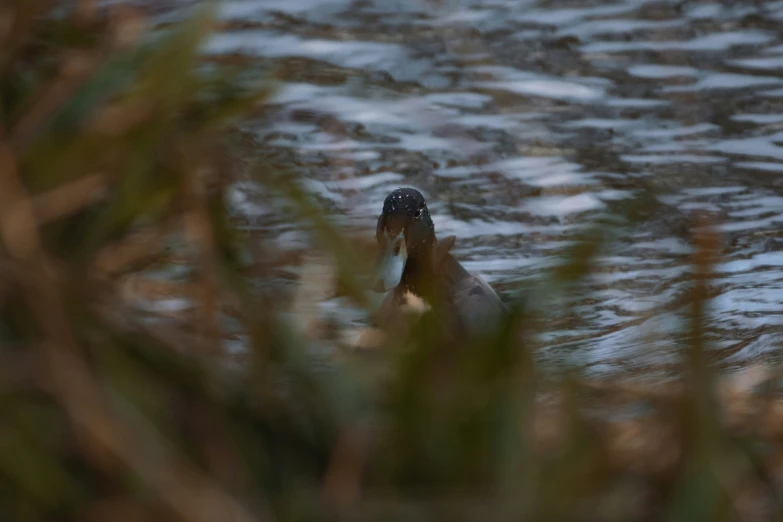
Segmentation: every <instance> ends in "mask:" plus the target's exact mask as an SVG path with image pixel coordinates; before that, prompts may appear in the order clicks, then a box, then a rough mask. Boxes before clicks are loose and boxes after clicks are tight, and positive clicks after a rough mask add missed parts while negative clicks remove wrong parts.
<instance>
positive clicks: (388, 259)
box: [373, 234, 408, 292]
mask: <svg viewBox="0 0 783 522" xmlns="http://www.w3.org/2000/svg"><path fill="white" fill-rule="evenodd" d="M383 243H384V245H383V247H382V248H383V250H382V251H381V257H380V259H379V262H378V273H377V274H376V277H375V286H374V287H373V290H375V291H376V292H388V291H389V290H391V289H392V288H394V287H395V286H397V285H398V284H400V280H402V272H403V271H404V270H405V263H406V262H407V261H408V251H407V250H406V248H405V238H404V237H403V235H402V234H398V235H397V237H395V238H392V239H389V238H388V237H384V242H383Z"/></svg>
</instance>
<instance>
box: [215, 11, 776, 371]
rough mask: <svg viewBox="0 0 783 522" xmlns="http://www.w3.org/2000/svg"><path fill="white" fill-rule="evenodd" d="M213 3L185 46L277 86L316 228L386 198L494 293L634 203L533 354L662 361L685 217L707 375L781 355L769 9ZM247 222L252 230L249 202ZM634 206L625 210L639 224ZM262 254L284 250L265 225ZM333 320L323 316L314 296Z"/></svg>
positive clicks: (369, 213)
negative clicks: (715, 262) (208, 19)
mask: <svg viewBox="0 0 783 522" xmlns="http://www.w3.org/2000/svg"><path fill="white" fill-rule="evenodd" d="M587 4H588V3H587V2H568V1H562V0H549V1H532V0H526V1H520V0H486V1H479V0H473V1H469V0H451V1H446V0H444V1H438V2H435V1H433V2H429V3H427V2H423V1H421V0H416V1H403V0H399V1H392V0H360V1H351V0H286V1H278V0H233V1H231V0H230V1H226V2H224V3H223V6H222V8H221V14H220V16H221V19H222V21H223V22H224V30H222V32H220V33H219V34H217V35H215V37H214V38H213V39H212V40H211V41H210V42H209V44H208V45H207V47H206V49H205V52H206V53H208V54H213V55H221V56H222V55H226V54H240V55H245V56H249V57H256V58H257V61H256V62H253V63H257V66H258V67H259V69H263V68H264V67H268V66H270V65H271V66H275V67H277V70H278V73H279V75H280V77H281V80H282V81H283V82H284V85H283V86H282V89H281V91H280V93H279V94H278V95H277V98H276V99H275V108H276V115H275V124H274V125H272V126H271V127H264V128H263V129H257V130H256V133H257V137H258V140H259V141H260V142H263V143H264V144H265V146H267V147H272V148H275V149H280V150H284V151H287V152H289V153H290V154H291V157H294V158H296V160H297V162H298V163H299V164H300V166H301V168H302V170H303V171H304V172H306V173H307V176H308V178H309V180H310V181H309V182H308V188H309V189H310V190H312V191H313V192H314V193H315V194H317V196H318V197H319V199H320V200H321V201H322V202H323V204H324V205H325V206H327V208H329V209H330V211H332V212H333V213H334V215H335V216H336V219H338V220H340V222H342V223H344V224H346V225H353V226H361V227H366V230H367V234H368V237H371V236H372V234H373V231H374V226H375V219H376V218H377V215H378V213H379V211H380V208H381V205H382V202H383V199H384V197H385V196H386V194H387V193H388V192H389V191H391V190H392V189H394V188H396V187H398V186H400V185H410V186H415V187H417V188H419V189H420V190H421V191H422V192H423V193H424V194H425V195H426V196H427V198H428V201H429V206H430V211H431V213H432V215H433V216H434V220H435V224H436V228H437V232H438V233H439V235H441V236H445V235H448V234H456V235H457V237H458V240H457V243H456V246H455V250H454V252H455V253H456V255H457V256H458V257H459V258H460V259H461V260H462V261H464V264H465V266H466V267H468V268H469V269H470V270H474V271H477V272H479V273H481V274H483V275H484V276H485V278H486V279H487V280H488V281H489V282H490V283H491V284H493V285H494V286H495V287H496V288H498V289H499V290H500V291H501V292H502V293H504V294H506V295H508V294H509V293H512V292H515V291H519V290H525V289H530V288H532V287H533V286H534V285H535V282H536V281H537V280H539V279H540V278H541V277H542V276H544V275H545V274H546V273H547V272H548V271H549V270H550V269H551V268H552V266H553V265H554V264H555V263H557V262H558V259H560V258H561V256H562V255H563V253H564V252H565V249H567V248H568V246H569V245H570V244H571V243H572V242H573V240H574V239H575V238H576V237H578V234H579V232H580V230H582V229H583V227H584V225H585V224H586V223H589V222H590V220H591V219H592V218H594V217H596V216H598V215H599V214H601V213H602V212H607V211H610V212H611V211H618V212H625V213H627V210H628V209H629V207H634V208H635V207H636V206H638V205H639V203H638V202H637V201H636V200H635V199H634V198H635V197H636V196H638V195H639V193H642V192H646V193H648V194H653V195H654V196H653V202H654V203H655V205H649V207H650V209H649V211H645V212H646V213H645V214H643V215H642V218H641V219H640V221H639V222H638V223H637V224H636V225H634V226H633V227H632V229H631V230H630V231H629V233H628V234H627V235H626V236H624V237H622V238H620V239H619V240H618V241H617V242H616V243H615V244H614V245H613V247H612V249H611V251H609V252H607V253H606V255H605V256H604V257H603V258H602V259H601V265H600V269H599V271H598V273H597V274H595V275H594V277H592V278H591V279H590V281H589V282H588V286H589V288H588V291H586V292H585V293H584V294H580V293H577V294H575V295H574V296H573V298H574V301H575V303H574V305H575V307H574V309H573V310H572V312H571V313H570V314H569V315H568V316H565V315H563V316H560V317H559V316H557V315H555V316H553V317H552V318H551V320H550V321H549V323H548V331H547V332H545V334H544V335H543V336H542V340H543V342H544V343H545V345H546V347H545V348H544V349H543V350H542V352H541V354H542V360H544V361H549V362H552V363H561V362H567V363H569V364H577V365H581V366H583V367H585V368H589V369H591V370H593V371H596V372H614V371H623V370H631V371H633V370H637V369H639V368H642V367H658V368H666V367H667V366H668V365H670V364H672V363H674V362H676V349H677V347H678V345H679V342H680V339H678V337H677V334H676V332H677V329H678V327H679V326H681V325H682V321H683V320H684V314H683V312H684V299H683V298H684V297H685V295H686V292H687V281H688V270H689V262H690V247H689V245H688V235H687V226H688V223H689V216H690V215H691V214H692V213H693V212H694V211H707V212H709V213H710V214H711V215H712V216H713V217H714V218H715V219H716V220H717V222H718V223H719V226H720V229H721V231H722V233H723V241H724V244H725V250H724V252H723V258H722V261H721V264H720V265H719V266H718V267H717V271H718V277H717V279H716V280H715V282H714V285H713V289H712V293H711V297H710V301H709V306H710V310H711V313H712V316H711V317H712V319H711V322H710V324H709V325H708V336H709V338H710V340H711V346H712V348H713V349H714V350H715V351H716V354H717V356H718V357H719V359H720V360H722V361H724V362H725V363H726V364H727V365H732V364H746V363H747V362H748V361H752V360H756V359H759V358H764V359H767V358H771V357H772V356H774V355H775V354H776V353H777V352H778V347H779V345H780V343H781V340H783V306H782V304H783V270H781V268H782V267H783V240H781V234H780V228H781V224H783V177H781V173H783V161H781V160H783V147H781V144H782V143H783V110H781V109H783V38H781V33H780V31H779V28H780V24H781V23H783V2H780V1H777V2H775V1H771V2H770V1H767V2H743V3H742V5H740V6H735V5H733V3H732V2H716V3H710V2H696V1H688V0H685V1H681V2H678V3H673V2H655V1H646V0H626V1H617V2H611V3H608V2H593V3H592V4H591V5H587ZM244 205H245V206H243V207H242V208H244V209H246V210H247V212H248V214H250V215H251V216H255V219H251V220H250V223H251V224H252V225H251V226H253V227H258V228H263V227H271V226H272V225H271V224H270V223H271V222H270V221H269V220H267V219H265V218H264V216H265V215H268V212H269V209H265V208H264V207H263V205H262V204H261V203H258V202H254V201H253V198H252V197H248V198H247V199H245V200H244ZM640 211H643V209H640ZM274 226H275V227H276V228H275V229H274V231H275V232H276V233H279V234H281V236H280V237H279V238H278V242H279V243H280V244H281V245H284V246H286V247H288V248H302V247H303V246H304V243H303V242H302V240H301V237H300V235H299V234H298V233H297V230H295V229H292V228H286V227H285V225H284V224H282V225H281V224H280V223H276V224H275V225H274ZM331 307H332V309H337V310H339V309H340V306H339V303H338V305H335V304H334V303H332V305H331Z"/></svg>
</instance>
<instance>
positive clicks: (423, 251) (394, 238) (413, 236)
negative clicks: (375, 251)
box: [373, 188, 436, 292]
mask: <svg viewBox="0 0 783 522" xmlns="http://www.w3.org/2000/svg"><path fill="white" fill-rule="evenodd" d="M375 239H376V240H377V241H378V246H379V248H380V259H379V263H378V273H377V276H376V278H375V283H374V286H373V290H375V291H376V292H388V291H389V290H392V289H393V288H395V287H397V286H398V285H399V284H400V283H401V282H403V281H404V280H405V279H406V274H408V273H410V272H411V271H412V270H413V269H415V267H416V266H422V267H423V266H427V265H426V263H427V262H429V259H428V258H429V254H430V252H431V251H432V247H433V245H434V244H435V241H436V240H435V226H434V225H433V223H432V218H431V217H430V212H429V210H427V203H426V201H425V200H424V196H422V195H421V192H419V191H418V190H416V189H412V188H399V189H397V190H395V191H393V192H392V193H391V194H389V195H388V196H387V197H386V200H385V201H384V202H383V211H382V212H381V215H380V217H379V218H378V226H377V227H376V229H375Z"/></svg>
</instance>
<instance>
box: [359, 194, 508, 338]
mask: <svg viewBox="0 0 783 522" xmlns="http://www.w3.org/2000/svg"><path fill="white" fill-rule="evenodd" d="M375 238H376V240H377V241H378V246H379V249H380V252H379V260H378V273H377V275H376V277H375V280H374V284H373V290H375V291H376V292H389V294H388V295H387V296H386V297H385V298H384V300H383V303H382V304H381V307H380V309H379V313H378V320H379V322H380V323H381V324H382V325H383V324H384V323H386V324H391V321H392V319H391V318H393V317H394V316H396V315H398V314H399V310H400V308H401V307H404V305H406V304H409V303H410V302H411V300H412V299H415V298H418V299H419V300H422V301H424V303H426V304H427V305H429V307H432V309H433V310H434V311H435V312H436V313H438V314H439V315H440V316H441V318H443V320H444V321H445V324H447V325H448V326H447V328H449V330H451V333H452V334H454V335H455V336H457V338H459V336H461V335H465V334H469V335H475V334H479V333H482V332H486V331H487V329H488V328H491V327H492V326H493V325H496V324H497V320H498V319H499V318H502V317H503V316H504V315H505V314H506V312H507V309H506V306H505V305H504V304H503V302H502V301H501V300H500V298H499V297H498V295H497V294H496V293H495V291H494V290H493V289H492V287H490V286H489V285H488V284H487V283H486V282H485V281H484V280H483V279H482V278H481V277H479V276H478V275H476V274H471V273H469V272H468V271H467V270H465V268H464V267H463V266H462V265H461V264H460V263H459V262H458V261H457V260H456V259H455V258H454V257H453V256H452V255H451V254H450V253H449V251H450V250H451V248H452V246H454V241H455V239H456V238H455V236H449V237H447V238H445V239H444V240H441V241H438V239H437V238H436V236H435V225H434V224H433V222H432V218H431V217H430V213H429V210H428V209H427V203H426V201H425V200H424V196H422V194H421V193H420V192H419V191H418V190H416V189H413V188H398V189H397V190H394V191H393V192H392V193H390V194H389V195H388V196H387V197H386V200H385V201H384V202H383V210H382V212H381V215H380V217H379V218H378V225H377V227H376V230H375Z"/></svg>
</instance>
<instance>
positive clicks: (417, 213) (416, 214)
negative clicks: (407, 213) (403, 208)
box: [413, 208, 423, 219]
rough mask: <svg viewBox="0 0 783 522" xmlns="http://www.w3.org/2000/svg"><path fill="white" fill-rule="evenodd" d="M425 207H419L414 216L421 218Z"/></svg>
mask: <svg viewBox="0 0 783 522" xmlns="http://www.w3.org/2000/svg"><path fill="white" fill-rule="evenodd" d="M422 210H423V209H421V208H420V209H418V210H417V211H416V213H415V214H413V217H414V218H416V219H419V218H420V217H421V212H422Z"/></svg>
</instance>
